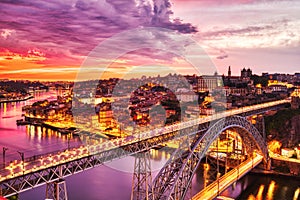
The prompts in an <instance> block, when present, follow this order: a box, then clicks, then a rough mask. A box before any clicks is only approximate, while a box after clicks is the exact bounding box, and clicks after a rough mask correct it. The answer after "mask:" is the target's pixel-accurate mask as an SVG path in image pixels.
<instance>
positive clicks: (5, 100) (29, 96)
mask: <svg viewBox="0 0 300 200" xmlns="http://www.w3.org/2000/svg"><path fill="white" fill-rule="evenodd" d="M33 97H34V96H33V95H28V96H25V97H21V98H16V99H0V103H10V102H19V101H27V100H28V99H32V98H33Z"/></svg>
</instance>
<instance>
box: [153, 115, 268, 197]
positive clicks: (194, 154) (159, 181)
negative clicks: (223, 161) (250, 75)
mask: <svg viewBox="0 0 300 200" xmlns="http://www.w3.org/2000/svg"><path fill="white" fill-rule="evenodd" d="M229 128H235V129H237V130H238V132H239V135H240V137H241V138H242V141H243V144H244V145H245V148H246V151H247V152H248V153H250V152H251V153H252V152H253V151H254V150H257V152H258V153H259V154H261V155H263V157H264V162H265V163H267V161H268V159H269V155H268V149H267V144H266V142H265V141H264V139H263V137H262V136H261V134H260V133H259V131H258V130H257V129H256V128H255V127H254V126H253V125H252V124H251V123H250V122H249V121H248V120H247V119H246V118H244V117H240V116H231V117H228V118H224V119H221V120H219V121H217V122H216V123H214V124H213V125H212V126H211V127H210V128H209V129H208V130H207V131H206V132H205V133H204V134H202V135H198V137H196V138H195V139H193V140H192V141H191V145H188V143H189V141H188V140H189V139H188V138H186V139H187V140H186V142H185V143H183V145H182V146H181V147H180V148H178V149H177V150H176V151H175V152H174V154H173V155H172V157H171V158H170V159H169V161H168V162H167V163H166V164H165V166H164V167H163V168H162V169H161V171H160V172H159V173H158V174H157V176H156V178H155V179H154V181H153V186H152V187H153V188H152V191H153V195H152V194H151V195H150V199H151V198H153V199H154V200H161V199H168V200H175V199H176V200H178V199H184V198H185V196H186V194H187V191H188V189H189V186H190V184H191V181H192V178H193V175H194V174H195V171H196V169H197V167H198V166H199V164H200V161H201V159H202V158H204V157H205V154H206V152H207V151H208V148H209V147H210V145H211V144H212V143H213V141H214V140H215V139H217V138H218V137H219V135H220V134H221V133H222V132H223V131H225V130H227V129H229Z"/></svg>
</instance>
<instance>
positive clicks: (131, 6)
mask: <svg viewBox="0 0 300 200" xmlns="http://www.w3.org/2000/svg"><path fill="white" fill-rule="evenodd" d="M0 12H1V13H2V14H1V19H0V26H1V27H3V28H4V29H3V30H13V31H14V32H15V37H14V38H11V39H10V41H3V40H0V45H1V46H2V47H4V48H8V49H10V50H12V51H20V45H22V47H23V48H25V47H31V48H33V47H37V48H40V49H43V50H44V51H45V52H47V51H49V52H50V53H51V52H54V51H56V52H65V51H66V50H67V51H69V52H71V54H76V55H87V54H88V52H89V51H91V50H92V49H93V48H94V47H95V46H96V45H98V44H99V42H101V41H102V40H104V39H105V38H108V37H111V36H112V35H114V34H116V33H119V32H121V31H123V30H128V29H133V28H136V27H140V26H154V27H164V28H167V29H172V30H175V31H178V32H181V33H195V32H196V31H197V29H196V27H194V26H192V25H191V24H189V23H183V22H182V21H180V20H178V19H176V20H173V19H171V15H172V10H171V4H170V2H169V0H153V1H150V0H148V1H147V0H139V1H138V3H136V1H135V0H127V1H124V0H107V1H104V0H103V1H95V0H86V1H83V0H76V1H74V0H66V1H60V0H53V1H51V2H47V1H35V0H19V1H13V2H12V1H5V2H1V3H0ZM9 33H10V32H8V31H6V32H2V33H1V36H3V37H5V39H7V37H8V35H9ZM12 46H14V47H12ZM24 51H27V50H24ZM64 54H66V53H64Z"/></svg>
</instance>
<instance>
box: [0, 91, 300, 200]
mask: <svg viewBox="0 0 300 200" xmlns="http://www.w3.org/2000/svg"><path fill="white" fill-rule="evenodd" d="M55 98H56V92H55V91H53V92H47V93H46V92H41V93H36V94H35V98H34V99H30V100H27V101H22V102H11V103H1V104H0V148H1V149H0V150H1V156H0V159H1V160H0V163H2V162H3V156H2V148H3V147H6V148H8V150H7V151H6V156H5V158H6V161H11V160H14V159H20V155H19V154H18V153H17V151H20V152H23V153H24V155H25V157H29V156H33V155H37V154H43V153H47V152H51V151H56V150H60V149H65V148H67V146H68V139H67V137H66V136H64V135H61V134H60V133H58V132H56V131H52V130H50V129H46V128H41V127H36V126H30V125H27V126H16V120H17V119H20V118H21V115H22V106H24V105H30V104H32V103H33V102H34V101H37V100H43V99H49V100H53V99H55ZM79 144H81V142H80V139H79V138H76V137H75V138H71V139H70V140H69V145H70V146H71V147H72V146H77V145H79ZM170 154H171V150H169V149H165V148H163V149H161V150H151V158H152V159H151V160H152V161H151V165H152V170H153V172H152V174H153V176H155V175H156V173H157V171H158V170H159V169H160V168H161V167H162V166H163V164H164V163H165V162H166V161H167V160H168V158H169V157H170ZM133 165H134V158H133V157H127V158H124V159H121V160H117V161H113V162H111V163H108V164H105V165H103V166H99V167H96V168H94V169H91V170H87V171H85V172H82V173H79V174H76V175H73V176H70V177H67V178H66V182H67V190H68V197H69V199H70V200H99V199H100V200H123V199H125V200H126V199H130V193H131V187H132V171H133ZM202 183H203V180H202V175H201V173H200V172H198V173H197V174H196V175H195V176H194V178H193V184H192V191H191V194H190V196H192V195H193V194H195V193H196V192H197V191H198V190H199V188H201V187H202V185H203V184H202ZM299 187H300V183H299V180H294V179H293V178H286V177H273V176H268V177H264V176H262V175H254V174H250V175H247V176H245V177H244V178H242V179H241V180H240V181H239V182H237V184H236V185H235V187H230V188H228V189H227V190H225V191H224V192H223V193H222V194H221V195H223V196H228V197H232V198H235V199H240V200H244V199H248V200H252V199H268V200H271V199H273V200H277V199H278V200H289V199H291V200H292V199H293V197H294V196H295V193H297V189H298V192H299V190H300V189H299ZM45 191H46V187H45V186H41V187H39V188H36V189H32V190H29V191H26V192H24V193H21V194H20V195H19V199H20V200H42V199H45Z"/></svg>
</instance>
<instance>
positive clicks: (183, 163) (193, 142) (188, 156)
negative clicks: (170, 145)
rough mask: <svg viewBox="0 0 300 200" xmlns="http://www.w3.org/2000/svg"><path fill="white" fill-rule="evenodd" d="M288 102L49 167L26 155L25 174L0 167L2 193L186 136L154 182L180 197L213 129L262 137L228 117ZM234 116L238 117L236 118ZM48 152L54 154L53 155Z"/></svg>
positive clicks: (160, 192) (219, 116) (159, 188)
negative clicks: (13, 172)
mask: <svg viewBox="0 0 300 200" xmlns="http://www.w3.org/2000/svg"><path fill="white" fill-rule="evenodd" d="M288 103H289V101H288V100H281V101H278V102H274V103H272V102H271V103H266V104H264V105H263V106H260V105H255V106H253V108H250V107H245V108H241V109H239V110H229V111H225V112H224V113H221V114H216V116H212V117H208V118H209V120H204V121H202V122H201V120H200V121H199V120H198V119H196V120H193V121H194V122H192V123H190V124H187V123H186V122H183V124H185V126H184V127H181V125H180V124H179V125H178V127H180V130H173V129H172V130H169V131H166V132H164V133H161V132H159V131H157V132H155V134H154V135H153V136H151V137H148V136H147V137H145V138H144V137H141V138H140V140H139V141H135V142H131V143H129V144H124V145H122V144H120V145H119V146H118V145H116V146H115V147H113V148H111V147H110V148H109V149H108V150H103V151H98V150H97V149H96V150H95V151H93V150H92V151H90V153H89V154H88V155H84V156H80V157H76V156H75V155H72V157H71V159H67V160H65V161H63V162H61V163H58V164H57V163H52V164H51V165H50V166H49V167H48V166H47V167H42V168H36V167H35V164H34V163H35V162H36V161H38V160H37V158H26V159H25V162H27V161H28V162H29V164H31V163H32V166H31V167H30V168H29V169H27V167H26V172H25V171H23V173H22V174H20V173H19V174H17V175H15V174H10V172H9V170H8V169H6V168H5V169H0V171H1V176H2V181H1V182H0V195H1V196H5V197H9V196H12V195H15V194H18V193H20V192H23V191H26V190H30V189H32V188H35V187H38V186H41V185H44V184H46V183H51V182H54V181H58V180H60V179H62V178H65V177H67V176H71V175H73V174H76V173H79V172H82V171H84V170H87V169H91V168H93V167H96V166H99V165H102V164H103V163H105V162H109V161H112V160H115V159H119V158H122V157H125V156H129V155H134V154H136V153H140V152H143V151H145V150H148V149H151V148H153V147H156V146H158V145H160V144H162V143H165V142H168V141H170V140H173V139H174V138H182V137H183V138H185V139H182V140H186V142H187V144H189V145H188V146H184V147H183V148H181V149H180V150H178V151H177V152H176V153H175V156H173V157H172V159H170V161H168V162H167V165H166V167H165V168H164V170H162V171H161V172H160V175H161V177H160V178H162V177H164V180H162V182H161V183H160V184H161V185H158V184H157V181H155V182H154V183H156V185H154V187H153V189H154V194H156V192H157V195H156V196H160V197H161V199H163V198H165V197H168V196H170V195H171V194H172V195H171V196H173V197H174V198H175V195H177V196H178V198H179V197H180V196H184V195H185V193H186V191H185V189H183V188H185V187H187V186H188V184H189V183H190V179H191V175H192V174H193V173H194V170H195V167H196V166H198V164H199V161H200V160H201V158H202V157H203V154H204V153H203V152H206V151H207V149H206V148H205V147H206V146H207V145H208V144H210V143H209V142H210V140H212V139H214V138H215V137H216V135H217V134H214V131H215V132H216V131H220V128H223V127H224V128H229V127H238V128H239V129H240V130H242V131H244V134H242V135H245V136H248V135H249V134H247V133H249V132H251V133H252V134H253V135H254V139H260V138H259V136H260V135H259V134H255V133H256V132H257V130H256V129H255V130H254V129H253V126H252V125H251V124H250V123H249V122H248V123H246V122H244V121H245V120H244V119H243V120H241V118H238V117H229V116H232V115H236V114H238V115H244V116H247V115H252V114H257V113H263V112H265V111H268V110H270V109H278V108H281V107H283V106H285V105H286V104H288ZM222 117H229V118H228V119H226V120H224V119H223V120H220V121H219V122H218V123H216V124H215V125H214V126H212V127H210V129H209V131H207V132H206V133H205V131H206V130H207V129H208V128H209V124H211V123H212V122H211V121H212V120H216V119H222ZM230 119H231V121H230ZM234 119H236V120H235V121H234ZM238 119H240V121H241V122H240V123H235V122H238V121H239V120H238ZM243 122H244V123H243ZM230 123H231V124H230ZM221 124H222V126H221ZM224 124H225V125H226V124H227V125H228V126H227V127H226V126H225V125H224ZM176 126H177V125H176ZM193 126H197V128H196V130H197V131H195V128H194V127H193ZM243 126H245V127H243ZM204 133H205V134H204ZM195 135H196V137H195ZM257 135H259V136H257ZM252 139H253V138H252ZM243 141H244V142H245V143H253V144H254V146H255V145H257V143H256V142H253V140H249V139H248V138H247V137H244V138H243ZM257 142H259V145H258V147H260V148H259V149H260V150H261V151H262V152H264V154H265V155H267V153H266V152H267V150H266V148H264V147H263V141H260V140H257ZM246 146H248V147H250V146H251V145H250V144H248V145H246ZM96 148H97V147H96ZM207 148H208V147H207ZM195 149H198V150H199V152H202V153H196V152H195ZM250 149H251V148H250ZM53 153H55V152H53ZM49 155H50V156H51V154H49ZM23 162H24V161H23ZM23 170H24V167H23ZM7 174H9V175H7ZM3 177H5V179H3ZM158 179H159V178H157V180H158ZM170 191H172V192H170ZM174 191H176V192H174ZM168 193H170V195H166V194H168ZM178 198H177V199H178ZM175 199H176V198H175Z"/></svg>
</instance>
